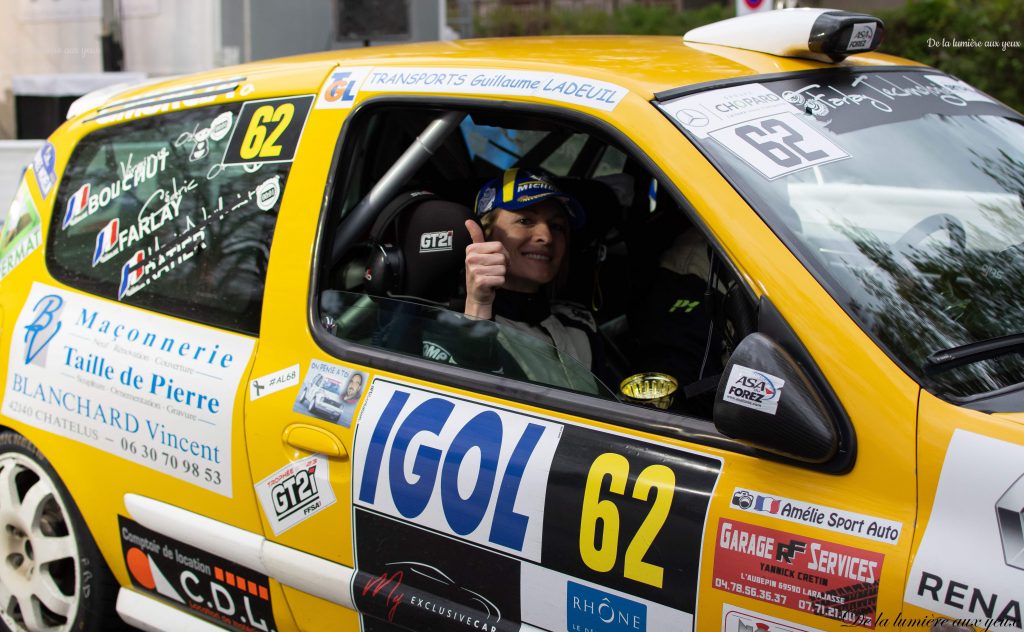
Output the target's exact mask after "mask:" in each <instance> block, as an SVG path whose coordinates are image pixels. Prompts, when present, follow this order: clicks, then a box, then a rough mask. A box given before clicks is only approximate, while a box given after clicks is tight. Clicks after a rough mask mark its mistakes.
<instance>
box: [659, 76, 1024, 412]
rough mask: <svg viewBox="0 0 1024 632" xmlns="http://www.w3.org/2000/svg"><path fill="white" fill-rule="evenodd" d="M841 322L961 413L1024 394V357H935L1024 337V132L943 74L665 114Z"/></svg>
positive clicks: (767, 94) (763, 95)
mask: <svg viewBox="0 0 1024 632" xmlns="http://www.w3.org/2000/svg"><path fill="white" fill-rule="evenodd" d="M659 107H660V108H661V109H662V110H663V111H664V112H665V114H666V115H668V116H669V117H670V118H671V119H672V120H673V121H674V122H675V123H676V124H677V126H679V127H680V128H681V129H682V130H683V131H685V132H686V133H687V135H688V136H690V137H691V138H692V139H694V140H695V141H696V142H697V143H698V145H699V146H700V147H701V148H702V150H703V151H704V152H705V154H706V155H708V156H709V158H710V159H711V160H712V161H713V162H715V164H716V165H717V166H718V167H719V168H720V169H721V170H722V172H723V173H724V174H725V175H726V176H727V177H728V178H729V179H730V180H731V181H732V182H733V184H734V185H735V186H736V187H737V189H738V190H739V191H740V192H741V193H742V194H743V195H744V197H745V198H746V199H747V200H748V201H749V202H750V203H751V205H752V206H753V207H754V208H755V210H757V211H758V213H759V214H760V215H761V217H762V218H763V219H764V220H765V221H766V222H768V223H769V225H771V227H772V229H773V230H774V231H775V232H776V234H778V235H779V236H780V237H781V238H782V239H783V240H784V241H786V243H787V245H788V246H789V247H790V248H791V249H792V250H793V251H794V253H795V254H796V255H797V256H798V257H800V258H801V260H803V261H804V263H805V264H806V265H807V266H808V268H809V269H810V270H811V272H812V274H814V275H815V276H816V277H817V278H818V279H819V280H820V281H821V282H822V284H823V285H824V286H825V288H826V289H828V290H829V292H830V293H831V294H832V296H833V297H834V298H835V299H836V300H837V301H838V302H839V303H840V305H842V306H843V308H844V309H845V310H846V311H847V312H848V313H849V314H850V315H851V316H852V317H853V318H854V319H855V320H856V321H857V322H858V323H859V324H860V325H861V327H862V328H864V330H865V331H866V332H867V333H868V334H869V335H871V336H872V337H873V338H874V339H875V340H876V341H878V342H879V344H880V345H881V346H882V347H883V349H885V350H886V352H887V353H888V354H889V355H890V356H891V357H893V358H894V359H895V360H896V361H897V362H899V363H900V364H901V365H902V366H903V367H904V368H905V369H906V370H907V371H908V372H909V373H910V374H911V375H912V376H914V377H915V379H917V380H918V381H919V382H920V383H921V384H922V385H924V386H925V387H926V388H928V389H930V390H932V391H933V392H935V393H937V394H939V395H941V396H944V397H948V398H952V399H954V400H956V399H961V398H967V397H970V396H974V395H978V394H982V393H987V392H990V391H993V390H997V389H1000V388H1003V387H1007V386H1011V385H1014V384H1017V383H1019V382H1021V381H1022V380H1024V362H1022V360H1021V358H1020V357H1019V356H1018V355H1013V354H1012V353H1009V352H1008V353H1006V354H1003V355H1001V356H999V357H996V358H992V359H988V360H979V361H975V362H970V363H967V364H966V365H964V366H960V367H958V368H952V369H943V370H936V366H935V365H934V363H932V362H929V357H930V356H932V355H933V354H936V353H938V352H940V351H944V350H949V349H953V348H956V347H960V346H962V345H965V344H969V343H973V342H978V341H983V340H991V339H993V338H998V337H1001V336H1007V335H1011V334H1020V333H1024V310H1022V309H1021V305H1022V304H1024V301H1022V299H1024V296H1022V295H1024V214H1022V211H1024V207H1022V201H1024V126H1022V124H1021V123H1022V121H1021V118H1020V116H1019V115H1018V114H1016V113H1014V112H1012V111H1011V110H1009V109H1007V108H1005V107H1003V106H1002V105H1000V104H998V103H996V102H994V101H992V100H991V99H989V98H988V97H986V96H985V95H983V94H981V93H979V92H977V91H975V90H973V89H972V88H970V87H969V86H968V85H967V84H964V83H962V82H960V81H958V80H956V79H953V78H951V77H948V76H946V75H942V74H939V73H937V72H936V71H934V70H922V71H917V70H913V69H899V70H898V71H897V72H892V71H889V72H881V71H871V72H852V71H849V70H842V69H837V70H835V71H827V72H821V73H814V74H801V75H794V76H791V77H787V78H785V79H781V80H776V81H770V82H763V83H752V84H745V85H742V86H731V87H727V88H721V89H714V90H706V91H702V92H699V93H695V94H691V95H686V96H682V97H678V98H675V99H672V100H670V101H666V102H664V103H661V104H659Z"/></svg>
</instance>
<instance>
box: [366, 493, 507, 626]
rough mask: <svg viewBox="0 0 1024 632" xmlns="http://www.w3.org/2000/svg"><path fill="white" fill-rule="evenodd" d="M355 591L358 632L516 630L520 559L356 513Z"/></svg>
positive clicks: (416, 528)
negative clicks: (359, 616)
mask: <svg viewBox="0 0 1024 632" xmlns="http://www.w3.org/2000/svg"><path fill="white" fill-rule="evenodd" d="M355 536H356V541H357V542H358V543H359V545H358V546H357V547H356V575H355V579H354V583H353V586H352V588H353V590H352V592H353V595H354V597H355V602H356V605H357V606H358V608H359V611H360V612H361V613H362V615H363V616H362V620H363V631H364V632H379V631H384V630H388V631H390V630H399V629H406V630H467V631H480V632H505V631H509V632H511V631H513V630H518V629H519V610H520V598H519V583H520V582H519V562H518V561H517V560H516V559H514V558H512V557H508V556H505V555H501V554H499V553H495V552H493V551H488V550H486V549H483V548H481V547H477V546H472V545H468V544H466V543H463V542H459V541H457V540H454V539H452V538H449V537H446V536H443V535H439V534H437V533H433V532H430V531H426V530H424V529H420V528H419V527H416V526H413V525H410V524H408V523H404V522H400V521H398V520H394V519H392V518H389V517H387V516H383V515H381V514H378V513H375V512H371V511H367V510H365V509H360V508H357V509H356V510H355Z"/></svg>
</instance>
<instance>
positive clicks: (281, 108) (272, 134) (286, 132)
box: [221, 94, 314, 165]
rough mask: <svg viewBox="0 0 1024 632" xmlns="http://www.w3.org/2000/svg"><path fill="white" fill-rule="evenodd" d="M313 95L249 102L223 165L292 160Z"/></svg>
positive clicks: (243, 111) (227, 150)
mask: <svg viewBox="0 0 1024 632" xmlns="http://www.w3.org/2000/svg"><path fill="white" fill-rule="evenodd" d="M313 98H314V97H313V95H312V94H307V95H304V96H299V97H286V98H283V99H262V100H259V101H246V102H245V103H244V104H243V105H242V109H241V110H240V111H239V112H238V121H237V122H236V123H235V130H234V132H233V133H232V134H231V140H230V141H228V146H227V149H226V150H225V151H224V157H223V159H222V160H221V164H223V165H244V164H253V163H260V164H262V163H268V162H290V161H291V160H292V159H293V158H295V150H296V148H297V147H298V145H299V139H300V138H301V137H302V130H303V129H305V126H306V118H307V116H308V115H309V109H310V107H311V106H312V105H313Z"/></svg>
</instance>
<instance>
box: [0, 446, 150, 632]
mask: <svg viewBox="0 0 1024 632" xmlns="http://www.w3.org/2000/svg"><path fill="white" fill-rule="evenodd" d="M65 536H69V537H65ZM41 552H43V553H41ZM41 555H46V556H47V557H48V558H49V559H47V560H46V561H40V560H39V559H37V558H39V557H41ZM117 592H118V583H117V580H115V579H114V576H113V575H112V574H111V572H110V569H108V568H107V564H106V562H105V561H104V560H103V556H102V555H100V552H99V549H97V547H96V542H95V541H94V540H93V538H92V534H90V533H89V529H88V528H87V527H86V526H85V521H84V520H83V519H82V514H81V513H80V512H79V511H78V507H77V506H76V505H75V503H74V501H73V500H72V499H71V495H70V494H69V493H68V490H67V488H66V487H65V486H64V483H63V482H61V480H60V477H58V476H57V473H56V472H54V470H53V467H52V466H51V465H50V463H49V461H47V459H46V457H44V456H43V455H42V454H41V453H40V452H39V450H37V449H36V447H35V446H34V445H32V443H31V442H30V441H28V440H27V439H26V438H25V437H23V436H21V435H19V434H17V433H14V432H9V431H7V432H0V630H14V631H16V632H20V631H21V630H30V631H32V632H36V631H46V632H85V631H87V630H103V631H106V630H128V629H131V628H129V627H128V626H127V625H125V624H124V622H123V621H121V618H120V617H118V616H117V613H116V612H115V611H114V607H115V603H116V600H117ZM41 597H42V598H41Z"/></svg>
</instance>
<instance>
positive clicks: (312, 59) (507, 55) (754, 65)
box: [86, 35, 919, 112]
mask: <svg viewBox="0 0 1024 632" xmlns="http://www.w3.org/2000/svg"><path fill="white" fill-rule="evenodd" d="M905 65H915V66H916V65H919V64H917V63H915V62H911V61H909V60H906V59H901V58H898V57H892V56H889V55H884V54H880V53H865V54H859V55H854V56H851V57H849V58H847V59H846V60H845V61H843V62H840V63H835V64H832V63H823V62H817V61H812V60H808V59H801V58H796V57H780V56H776V55H770V54H766V53H761V52H755V51H750V50H742V49H738V48H731V47H728V46H719V45H712V44H697V43H691V42H684V41H683V37H682V36H624V35H588V36H550V37H508V38H493V39H467V40H454V41H447V42H422V43H414V44H400V45H392V46H374V47H366V48H355V49H343V50H332V51H326V52H321V53H311V54H306V55H298V56H293V57H284V58H278V59H271V60H266V61H260V62H254V63H250V64H244V65H241V66H233V67H226V68H218V69H215V70H211V71H207V72H203V73H197V74H192V75H187V76H182V77H177V78H174V79H169V80H167V81H163V82H157V83H153V82H148V83H147V84H145V86H139V87H137V88H133V89H128V90H125V91H124V92H121V93H119V94H116V95H113V96H109V97H108V98H106V99H105V100H104V101H102V102H100V103H96V104H90V105H92V106H93V107H90V108H89V109H88V110H86V111H87V112H88V111H94V110H95V107H97V106H101V105H102V106H105V107H107V108H109V107H110V106H111V105H112V104H119V103H125V102H130V101H132V100H134V99H137V98H141V97H144V96H149V95H160V94H162V93H167V92H173V91H175V90H179V89H183V88H187V87H189V86H195V85H196V84H205V83H212V82H217V81H229V80H235V79H239V78H244V80H246V81H248V82H251V83H252V84H253V85H254V90H253V91H252V92H251V93H250V94H249V95H248V96H247V98H249V99H257V98H260V97H261V96H270V95H281V94H299V93H310V92H316V91H317V90H318V89H319V88H320V86H321V84H322V83H323V81H324V79H325V77H326V75H327V73H328V72H329V71H330V70H331V69H332V68H334V67H337V66H341V67H345V66H351V67H367V66H374V67H385V66H396V67H404V66H415V67H443V68H492V69H499V70H526V71H538V72H558V73H563V74H569V75H577V76H580V77H585V78H590V79H596V80H600V81H607V82H610V83H613V84H616V85H619V86H622V87H624V88H626V89H628V90H630V91H631V92H633V93H635V94H638V95H639V96H641V97H644V98H652V97H653V96H654V95H655V94H657V93H659V92H661V91H664V90H670V89H673V88H679V87H683V86H688V85H695V84H702V83H706V82H712V81H722V80H729V79H738V78H743V77H752V76H756V75H763V74H774V73H784V72H794V71H801V70H813V69H822V68H837V67H838V68H844V67H845V68H850V67H865V66H869V67H870V66H905ZM229 96H230V95H229Z"/></svg>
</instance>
